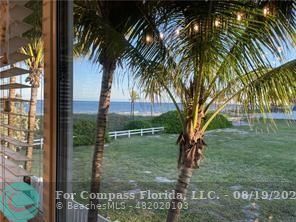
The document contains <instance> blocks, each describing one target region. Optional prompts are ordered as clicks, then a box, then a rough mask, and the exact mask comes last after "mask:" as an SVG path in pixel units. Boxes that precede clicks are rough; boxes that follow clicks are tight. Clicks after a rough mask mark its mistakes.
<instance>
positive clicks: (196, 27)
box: [193, 24, 199, 32]
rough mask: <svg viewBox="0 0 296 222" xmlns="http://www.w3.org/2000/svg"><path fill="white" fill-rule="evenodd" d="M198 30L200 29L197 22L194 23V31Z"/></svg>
mask: <svg viewBox="0 0 296 222" xmlns="http://www.w3.org/2000/svg"><path fill="white" fill-rule="evenodd" d="M198 30H199V27H198V25H197V24H195V25H193V31H195V32H198Z"/></svg>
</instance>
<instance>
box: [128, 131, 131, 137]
mask: <svg viewBox="0 0 296 222" xmlns="http://www.w3.org/2000/svg"><path fill="white" fill-rule="evenodd" d="M127 133H128V138H131V131H130V130H129V131H128V132H127Z"/></svg>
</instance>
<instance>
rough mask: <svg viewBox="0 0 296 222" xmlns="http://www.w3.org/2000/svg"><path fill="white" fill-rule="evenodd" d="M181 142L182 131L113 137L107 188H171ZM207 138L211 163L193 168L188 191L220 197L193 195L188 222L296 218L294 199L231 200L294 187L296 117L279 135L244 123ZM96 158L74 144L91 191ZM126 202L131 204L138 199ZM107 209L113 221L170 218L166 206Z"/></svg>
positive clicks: (78, 177)
mask: <svg viewBox="0 0 296 222" xmlns="http://www.w3.org/2000/svg"><path fill="white" fill-rule="evenodd" d="M175 141H176V135H160V136H145V137H133V138H131V139H128V138H122V139H119V140H115V141H112V142H111V143H110V144H109V146H107V147H106V154H105V160H104V161H105V162H104V179H103V185H102V192H104V193H105V192H106V193H109V192H116V193H118V192H126V191H130V192H139V191H140V190H141V191H143V190H151V191H152V192H164V191H166V190H168V191H171V190H172V189H173V188H174V182H173V181H175V180H176V178H177V169H176V159H177V154H178V152H177V147H176V145H175ZM206 141H207V143H208V147H207V149H206V153H205V160H204V161H203V164H202V166H201V168H200V169H198V170H196V171H195V173H194V176H193V178H192V183H191V186H190V190H191V191H192V190H195V191H205V192H207V191H215V192H216V193H217V194H218V195H219V197H220V199H219V200H217V199H215V200H210V199H205V200H192V199H191V198H189V199H188V200H187V201H188V204H189V208H188V209H187V210H183V211H182V221H188V222H192V221H254V220H255V219H257V218H258V219H259V221H285V222H288V221H291V222H292V221H296V210H295V209H296V199H294V200H241V199H240V200H235V199H234V198H233V197H232V195H233V192H234V191H245V190H246V191H248V192H251V191H258V192H259V193H260V192H261V191H272V190H275V191H284V190H294V191H296V189H295V182H296V171H295V169H296V145H295V144H296V124H295V122H294V123H290V125H289V126H288V125H287V123H286V122H284V121H277V130H276V132H273V131H271V130H267V129H266V127H265V126H264V128H262V125H258V124H257V125H255V126H254V127H253V130H251V129H250V128H249V127H247V126H241V127H233V128H231V129H226V130H216V131H211V132H209V133H208V134H207V138H206ZM91 158H92V147H75V150H74V180H75V183H74V191H75V192H80V191H81V190H88V189H89V180H90V174H89V172H90V167H91ZM165 181H166V182H165ZM191 191H190V194H191ZM237 193H238V192H237ZM225 195H229V196H228V197H227V196H225ZM274 195H276V193H274ZM247 198H248V197H247ZM77 200H79V201H80V202H81V201H82V202H83V200H80V199H79V198H77ZM145 201H146V202H148V200H145ZM154 202H155V201H154ZM127 203H128V204H130V205H132V204H134V203H135V201H129V202H127ZM147 204H148V203H147ZM148 205H149V204H148ZM148 205H147V206H148ZM158 206H160V205H158ZM101 213H102V214H103V215H104V216H109V217H110V218H111V219H112V220H116V219H117V220H119V221H128V222H131V221H139V222H140V221H141V222H142V221H151V222H156V221H164V220H165V216H166V210H164V209H163V210H152V209H151V210H147V209H134V208H128V209H124V210H110V209H109V210H102V211H101Z"/></svg>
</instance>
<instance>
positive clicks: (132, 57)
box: [74, 1, 161, 222]
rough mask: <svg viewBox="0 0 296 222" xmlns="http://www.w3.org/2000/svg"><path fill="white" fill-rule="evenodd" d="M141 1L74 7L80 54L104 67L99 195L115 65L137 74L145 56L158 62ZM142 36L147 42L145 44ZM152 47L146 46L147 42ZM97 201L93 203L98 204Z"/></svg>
mask: <svg viewBox="0 0 296 222" xmlns="http://www.w3.org/2000/svg"><path fill="white" fill-rule="evenodd" d="M154 4H157V3H156V2H151V3H149V4H148V3H146V4H144V3H143V2H141V1H123V2H121V1H76V2H75V5H74V19H75V22H74V23H75V25H74V26H75V34H76V40H75V41H76V47H75V52H76V54H78V55H86V56H88V57H89V58H90V59H91V60H92V61H93V62H94V63H96V64H100V65H101V67H102V71H103V73H102V81H101V92H100V98H99V108H98V114H97V132H96V143H95V148H94V155H93V163H92V176H91V188H90V191H91V192H92V193H98V192H100V184H101V176H102V165H103V154H104V143H105V141H104V135H105V132H106V122H107V114H108V112H109V107H110V95H111V87H112V81H113V78H114V72H115V70H116V66H117V65H118V64H121V62H122V61H123V60H124V61H125V62H126V63H127V64H128V66H130V67H133V71H134V72H135V73H137V72H139V71H140V70H141V69H142V68H143V67H146V66H147V64H146V63H145V61H146V60H145V59H144V58H145V57H148V58H149V59H152V60H157V59H158V57H160V56H159V55H161V53H159V49H160V47H156V45H157V44H154V43H151V44H150V42H151V39H155V38H157V36H159V35H158V34H157V35H155V36H151V35H150V32H151V30H153V29H154V27H155V21H156V19H155V18H153V17H152V14H151V13H150V12H151V10H150V5H154ZM143 36H145V39H144V41H143ZM145 42H146V43H149V44H144V43H145ZM97 203H98V200H96V199H95V200H90V204H95V205H96V204H97ZM97 213H98V210H97V209H90V210H89V214H88V221H89V222H91V221H96V220H97Z"/></svg>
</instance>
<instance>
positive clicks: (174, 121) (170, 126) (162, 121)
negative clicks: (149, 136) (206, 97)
mask: <svg viewBox="0 0 296 222" xmlns="http://www.w3.org/2000/svg"><path fill="white" fill-rule="evenodd" d="M212 114H213V113H208V114H207V115H206V116H205V119H204V121H203V122H205V121H206V120H208V119H209V118H210V117H211V115H212ZM152 124H153V126H164V127H165V131H166V133H180V132H181V131H182V126H181V123H180V120H179V116H178V112H177V111H169V112H166V113H163V114H161V115H160V116H157V117H155V118H153V119H152ZM231 126H232V124H231V122H230V121H228V120H227V118H226V117H225V116H223V115H222V114H218V115H217V116H216V117H215V118H214V120H213V121H212V122H211V123H210V125H209V126H208V128H207V130H213V129H221V128H228V127H231Z"/></svg>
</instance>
